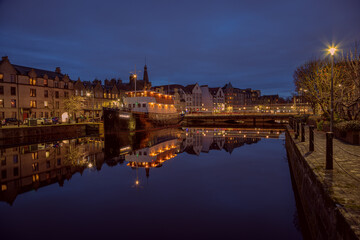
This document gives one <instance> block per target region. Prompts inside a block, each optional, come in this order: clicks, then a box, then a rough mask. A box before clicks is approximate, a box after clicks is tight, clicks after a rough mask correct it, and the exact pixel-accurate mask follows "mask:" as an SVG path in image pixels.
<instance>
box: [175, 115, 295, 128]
mask: <svg viewBox="0 0 360 240" xmlns="http://www.w3.org/2000/svg"><path fill="white" fill-rule="evenodd" d="M295 115H297V113H192V114H186V115H185V117H184V120H183V122H182V124H184V125H221V124H231V125H241V124H244V125H249V124H252V125H254V126H255V125H256V124H259V123H261V124H265V123H270V124H274V123H285V122H288V120H289V118H290V117H294V116H295Z"/></svg>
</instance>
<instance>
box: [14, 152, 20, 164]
mask: <svg viewBox="0 0 360 240" xmlns="http://www.w3.org/2000/svg"><path fill="white" fill-rule="evenodd" d="M18 161H19V157H18V155H17V154H15V155H13V163H14V164H16V163H18Z"/></svg>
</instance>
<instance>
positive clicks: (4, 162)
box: [1, 158, 6, 166]
mask: <svg viewBox="0 0 360 240" xmlns="http://www.w3.org/2000/svg"><path fill="white" fill-rule="evenodd" d="M1 166H6V158H5V159H3V160H1Z"/></svg>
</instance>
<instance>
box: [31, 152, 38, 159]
mask: <svg viewBox="0 0 360 240" xmlns="http://www.w3.org/2000/svg"><path fill="white" fill-rule="evenodd" d="M31 158H32V160H36V159H39V155H38V153H37V152H33V153H31Z"/></svg>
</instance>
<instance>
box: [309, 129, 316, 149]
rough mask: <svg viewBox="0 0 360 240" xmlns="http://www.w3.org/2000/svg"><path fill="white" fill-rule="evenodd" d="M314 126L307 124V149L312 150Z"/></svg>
mask: <svg viewBox="0 0 360 240" xmlns="http://www.w3.org/2000/svg"><path fill="white" fill-rule="evenodd" d="M314 128H315V127H314V126H313V125H311V126H309V151H310V152H313V151H314Z"/></svg>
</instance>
